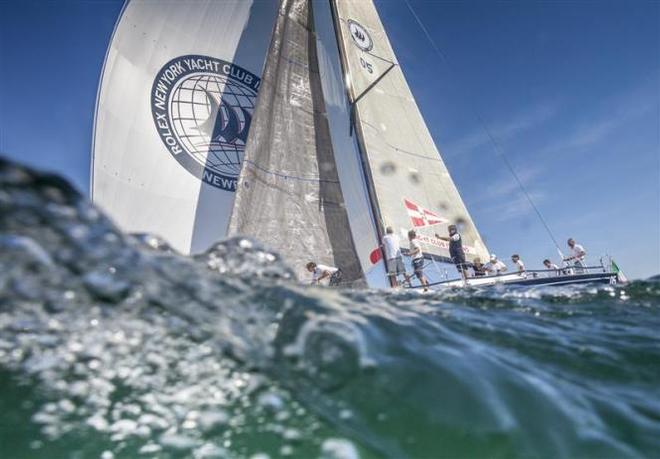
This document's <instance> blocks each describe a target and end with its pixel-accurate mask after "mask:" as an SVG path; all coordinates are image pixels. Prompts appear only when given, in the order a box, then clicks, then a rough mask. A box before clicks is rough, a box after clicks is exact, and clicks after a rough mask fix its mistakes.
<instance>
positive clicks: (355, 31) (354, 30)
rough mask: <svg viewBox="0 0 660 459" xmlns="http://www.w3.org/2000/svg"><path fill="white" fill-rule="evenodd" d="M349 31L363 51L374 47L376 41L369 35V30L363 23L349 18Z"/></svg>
mask: <svg viewBox="0 0 660 459" xmlns="http://www.w3.org/2000/svg"><path fill="white" fill-rule="evenodd" d="M348 31H349V32H350V34H351V38H352V39H353V42H354V43H355V44H356V45H357V47H358V48H360V49H361V50H362V51H371V49H372V48H373V47H374V42H373V40H372V39H371V35H369V32H367V29H365V28H364V27H363V26H362V24H360V23H358V22H355V21H353V20H352V19H349V20H348Z"/></svg>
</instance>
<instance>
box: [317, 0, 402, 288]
mask: <svg viewBox="0 0 660 459" xmlns="http://www.w3.org/2000/svg"><path fill="white" fill-rule="evenodd" d="M329 2H330V10H331V14H332V24H333V26H334V30H335V37H336V38H337V48H338V50H339V58H340V59H339V60H340V63H341V69H342V76H343V77H344V88H345V91H346V98H347V100H348V103H349V105H350V121H349V122H350V126H349V130H350V132H351V133H352V132H355V133H356V143H357V150H358V154H359V156H360V164H361V166H362V174H363V177H364V182H365V186H366V189H367V195H368V196H369V202H370V204H371V216H372V219H373V224H374V228H376V237H377V239H378V245H379V247H380V251H381V256H382V260H383V263H384V265H385V277H386V278H387V280H388V282H389V283H390V285H391V286H394V280H393V279H392V278H391V277H389V276H387V262H386V258H387V257H386V254H385V249H384V247H383V235H384V233H385V228H384V225H383V218H382V215H381V211H380V206H379V205H378V199H377V197H376V193H375V191H374V186H373V177H372V176H371V169H370V168H369V166H368V158H367V156H366V154H365V145H364V140H363V139H364V136H363V134H362V126H361V125H360V123H356V119H358V118H359V116H360V115H359V113H357V112H356V110H355V104H356V103H357V102H358V100H359V99H356V100H355V101H353V100H352V95H351V91H350V86H349V81H350V80H349V70H348V61H347V60H346V50H345V48H344V42H343V40H342V39H341V30H340V27H341V24H340V23H339V13H338V11H337V4H336V0H329ZM382 76H384V75H382ZM378 81H380V79H379V80H378ZM376 83H377V82H376Z"/></svg>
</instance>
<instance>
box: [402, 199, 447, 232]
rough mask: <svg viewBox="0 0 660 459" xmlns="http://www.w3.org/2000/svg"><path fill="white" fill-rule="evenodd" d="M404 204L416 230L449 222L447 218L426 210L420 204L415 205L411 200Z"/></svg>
mask: <svg viewBox="0 0 660 459" xmlns="http://www.w3.org/2000/svg"><path fill="white" fill-rule="evenodd" d="M403 203H404V204H405V206H406V210H407V211H408V215H409V216H410V221H411V222H412V224H413V226H414V227H415V228H420V227H424V226H433V225H440V224H442V223H447V222H448V221H449V220H447V219H445V218H442V217H441V216H439V215H438V214H436V213H435V212H433V211H431V210H428V209H425V208H424V207H422V206H420V205H419V204H415V203H414V202H412V201H411V200H410V199H404V200H403Z"/></svg>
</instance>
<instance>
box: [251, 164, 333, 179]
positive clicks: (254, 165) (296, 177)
mask: <svg viewBox="0 0 660 459" xmlns="http://www.w3.org/2000/svg"><path fill="white" fill-rule="evenodd" d="M243 163H244V164H249V165H251V166H252V167H254V168H255V169H258V170H259V171H261V172H264V173H266V174H269V175H273V176H275V177H280V178H284V179H292V180H298V181H301V182H317V183H339V181H338V180H327V179H322V178H314V177H300V176H297V175H289V174H282V173H281V172H275V171H272V170H269V169H266V168H264V167H261V166H259V165H258V164H256V163H255V162H254V161H252V160H249V159H244V160H243Z"/></svg>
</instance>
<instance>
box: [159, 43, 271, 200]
mask: <svg viewBox="0 0 660 459" xmlns="http://www.w3.org/2000/svg"><path fill="white" fill-rule="evenodd" d="M259 83H260V79H259V77H257V76H256V75H254V74H252V73H250V72H248V71H247V70H245V69H243V68H242V67H239V66H237V65H235V64H232V63H230V62H226V61H224V60H222V59H217V58H214V57H209V56H200V55H186V56H180V57H177V58H175V59H172V60H171V61H169V62H168V63H167V64H165V65H164V66H163V67H162V68H161V70H160V71H159V72H158V74H157V75H156V78H155V79H154V83H153V87H152V91H151V112H152V115H153V119H154V123H155V126H156V130H157V132H158V134H159V136H160V138H161V141H162V142H163V144H164V145H165V147H166V148H167V150H168V151H169V152H170V154H171V155H172V156H173V157H174V158H175V159H176V160H177V161H178V162H179V164H181V165H182V166H183V167H184V168H185V169H186V170H187V171H188V172H190V173H191V174H193V175H194V176H195V177H197V178H199V179H200V180H202V181H203V182H205V183H208V184H209V185H212V186H214V187H217V188H220V189H223V190H227V191H232V192H233V191H236V181H237V178H238V174H239V173H240V169H241V161H242V159H243V152H244V150H245V143H246V141H247V135H248V131H249V129H250V125H251V122H252V114H253V111H254V107H255V104H256V99H257V92H258V90H259Z"/></svg>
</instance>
